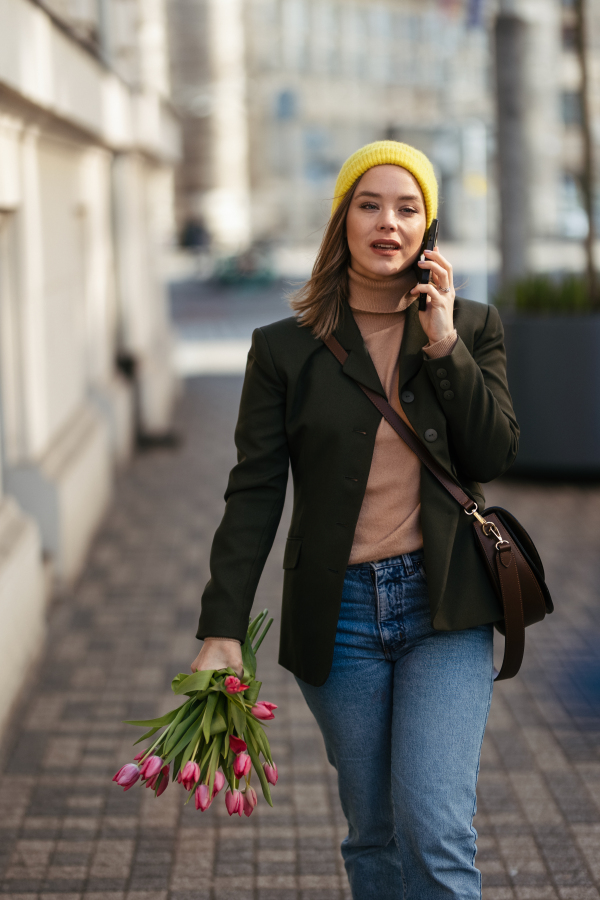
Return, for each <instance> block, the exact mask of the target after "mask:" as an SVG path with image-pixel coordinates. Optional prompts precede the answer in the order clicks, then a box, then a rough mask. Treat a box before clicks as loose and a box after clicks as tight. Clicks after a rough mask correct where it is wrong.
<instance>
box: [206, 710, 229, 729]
mask: <svg viewBox="0 0 600 900" xmlns="http://www.w3.org/2000/svg"><path fill="white" fill-rule="evenodd" d="M221 731H227V722H226V721H225V719H224V718H223V716H222V715H221V713H220V712H216V713H215V714H214V716H213V717H212V722H211V723H210V733H211V734H220V732H221Z"/></svg>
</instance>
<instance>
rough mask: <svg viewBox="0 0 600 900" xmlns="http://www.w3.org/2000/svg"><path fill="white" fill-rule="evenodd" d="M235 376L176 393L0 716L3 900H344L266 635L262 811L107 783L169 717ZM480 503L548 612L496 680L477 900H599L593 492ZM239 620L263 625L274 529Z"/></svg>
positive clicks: (506, 486) (288, 697) (517, 491)
mask: <svg viewBox="0 0 600 900" xmlns="http://www.w3.org/2000/svg"><path fill="white" fill-rule="evenodd" d="M240 386H241V380H240V379H239V378H237V377H236V378H231V377H230V378H228V377H221V378H218V377H217V378H206V379H196V380H191V381H190V382H189V383H188V388H187V391H186V393H185V396H184V398H183V400H182V403H181V406H180V409H179V423H178V427H179V428H180V429H181V431H182V433H183V434H184V436H185V440H184V443H183V444H182V446H181V447H180V448H179V449H177V450H155V451H153V452H151V453H147V454H143V455H140V456H138V457H137V458H136V460H135V461H134V463H133V465H132V466H131V467H130V468H129V469H128V470H127V471H126V472H125V473H124V474H122V475H121V476H120V479H119V483H118V486H117V491H116V494H115V500H114V503H113V505H112V508H111V510H110V511H109V513H108V515H107V518H106V520H105V522H104V525H103V527H102V528H101V530H100V532H99V534H98V536H97V538H96V540H95V542H94V545H93V548H92V550H91V553H90V556H89V559H88V562H87V565H86V567H85V571H84V572H83V574H82V576H81V578H80V580H79V582H78V584H77V585H76V587H75V588H74V590H73V591H72V592H71V593H70V594H69V595H68V596H65V597H63V598H62V599H61V600H60V602H58V601H57V602H56V603H55V604H54V606H53V608H52V609H51V611H50V628H49V639H48V645H47V650H46V652H45V655H44V657H43V659H41V660H40V662H39V664H38V665H37V666H36V669H35V673H32V677H31V681H30V683H29V685H28V686H27V688H26V690H25V692H24V695H23V697H22V699H21V701H20V703H19V705H18V707H17V709H16V710H15V714H14V717H13V721H12V725H11V726H10V728H9V730H8V733H7V735H6V738H5V742H4V746H3V750H2V758H1V762H2V767H1V774H0V892H2V893H3V894H4V897H6V898H7V900H8V898H11V900H83V898H85V900H234V898H235V900H346V898H349V896H350V895H349V891H348V888H347V883H346V878H345V874H344V871H343V867H342V864H341V859H340V854H339V843H340V841H341V839H342V838H343V836H344V833H345V831H344V820H343V816H342V813H341V810H340V806H339V802H338V799H337V793H336V780H335V773H334V771H333V770H332V769H331V767H330V766H329V764H328V763H327V760H326V757H325V754H324V750H323V745H322V741H321V738H320V735H319V733H318V730H317V728H316V726H315V724H314V722H313V720H312V718H311V716H310V714H309V712H308V710H307V708H306V707H305V705H304V702H303V700H302V698H301V696H300V694H299V691H298V689H297V687H296V684H295V682H294V679H293V678H292V677H291V675H290V674H289V673H287V672H285V671H284V670H282V669H280V668H279V667H278V666H277V662H276V655H277V627H276V626H275V627H274V628H273V629H272V632H271V634H270V635H269V637H268V639H267V641H266V642H265V644H264V645H263V648H262V649H261V652H260V671H261V676H262V678H263V680H264V682H265V686H264V689H263V696H264V698H265V699H269V700H271V701H273V702H275V703H277V704H278V705H279V710H278V714H277V718H276V720H275V722H273V723H271V727H270V737H271V745H272V748H273V754H274V756H275V759H276V761H277V763H278V765H279V770H280V780H279V783H278V785H277V786H276V788H275V789H274V801H275V806H274V808H273V809H269V808H268V807H267V806H266V804H265V803H264V802H261V801H259V806H258V808H257V811H256V812H255V814H254V815H253V816H252V818H251V819H245V818H244V819H242V820H240V819H238V818H237V817H236V819H235V821H234V820H233V819H230V818H229V817H228V816H227V814H226V810H225V806H224V803H223V802H222V801H217V802H216V803H215V804H214V805H213V806H212V807H211V808H210V810H209V811H208V812H206V813H203V814H202V813H199V812H196V810H195V809H194V808H193V807H192V806H190V805H188V806H185V807H184V806H183V802H182V792H181V790H180V789H178V788H176V787H174V786H170V787H169V789H168V790H167V792H166V793H165V794H164V795H163V796H162V797H161V798H160V799H159V800H155V799H154V798H153V797H152V796H149V792H148V791H144V790H142V789H141V788H140V787H138V786H136V787H135V788H134V789H132V790H131V791H128V792H127V793H124V792H123V791H122V790H121V789H119V788H118V787H117V786H116V785H115V784H113V783H112V782H111V778H112V775H113V774H114V772H115V771H116V770H117V768H118V767H119V766H120V765H121V764H122V763H123V762H125V761H127V760H128V759H130V758H131V756H132V749H131V745H132V741H133V739H134V737H135V736H137V732H136V730H135V729H133V728H132V727H130V726H126V725H124V724H122V720H123V719H127V718H144V717H150V716H153V715H156V714H158V713H159V712H161V711H164V710H165V709H166V708H169V706H171V705H173V697H172V694H171V693H170V689H169V684H170V681H171V679H172V677H173V676H174V675H175V674H176V673H177V672H179V671H186V670H187V669H188V668H189V664H190V661H191V659H192V658H193V657H194V656H195V654H196V652H197V646H198V645H197V642H196V641H195V639H194V636H193V635H194V631H195V625H196V619H197V614H198V601H199V595H200V592H201V589H202V586H203V585H204V583H205V581H206V579H207V573H208V555H209V551H210V542H211V538H212V534H213V531H214V529H215V526H216V524H217V523H218V521H219V519H220V516H221V513H222V509H223V500H222V495H223V491H224V487H225V482H226V477H227V472H228V470H229V468H230V466H231V464H232V463H233V461H234V449H233V442H232V436H233V425H234V420H235V414H236V410H237V405H238V402H239V391H240ZM489 495H490V500H493V502H494V503H499V504H501V505H505V506H507V507H510V508H511V509H512V510H513V511H514V512H515V514H516V515H517V516H518V517H519V518H521V519H522V521H523V523H524V524H525V526H526V527H528V528H530V530H531V531H532V533H533V534H534V535H535V538H536V541H537V542H538V544H539V547H540V549H541V551H542V554H543V557H544V560H545V562H546V563H547V569H548V578H549V582H550V585H551V589H552V591H553V594H554V596H555V599H556V604H557V612H556V613H555V615H554V616H552V617H550V618H549V619H548V620H547V622H546V623H544V624H542V625H539V626H537V627H536V628H533V629H531V634H530V635H528V650H527V660H526V664H525V666H524V668H523V671H522V674H521V675H520V676H519V677H518V678H516V679H515V680H514V681H512V682H508V683H506V684H502V685H498V686H497V687H496V689H495V696H494V700H493V704H492V712H491V716H490V722H489V727H488V731H487V734H486V738H485V741H484V749H483V756H482V764H481V774H480V781H479V810H478V813H477V817H476V827H477V829H478V832H479V852H478V857H477V861H478V864H479V866H480V867H481V869H482V871H483V875H484V900H600V753H599V747H600V640H599V638H600V604H599V603H598V585H599V584H600V555H599V553H598V543H599V535H600V490H599V489H598V487H585V486H581V487H574V486H568V485H565V486H561V485H531V484H523V483H518V482H509V481H503V482H498V483H496V484H494V485H492V486H490V490H489ZM288 515H289V509H286V513H285V515H284V523H282V529H281V530H280V534H279V536H278V538H277V541H276V545H275V548H274V550H273V553H272V555H271V557H270V559H269V562H268V564H267V567H266V569H265V574H264V577H263V579H262V582H261V585H260V588H259V592H258V596H257V602H256V608H258V609H260V608H263V607H265V606H268V607H269V609H270V610H272V611H273V612H274V614H275V616H276V618H277V615H278V606H279V594H280V590H281V559H282V550H283V539H284V532H285V522H286V521H287V517H288Z"/></svg>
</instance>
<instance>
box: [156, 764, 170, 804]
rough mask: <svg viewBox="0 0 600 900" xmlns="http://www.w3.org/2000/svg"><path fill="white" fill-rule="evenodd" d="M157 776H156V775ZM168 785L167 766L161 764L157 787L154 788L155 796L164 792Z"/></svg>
mask: <svg viewBox="0 0 600 900" xmlns="http://www.w3.org/2000/svg"><path fill="white" fill-rule="evenodd" d="M157 777H158V776H157ZM168 786H169V767H168V766H163V768H162V769H161V774H160V782H159V785H158V788H157V789H156V796H157V797H160V795H161V794H164V792H165V791H166V789H167V788H168Z"/></svg>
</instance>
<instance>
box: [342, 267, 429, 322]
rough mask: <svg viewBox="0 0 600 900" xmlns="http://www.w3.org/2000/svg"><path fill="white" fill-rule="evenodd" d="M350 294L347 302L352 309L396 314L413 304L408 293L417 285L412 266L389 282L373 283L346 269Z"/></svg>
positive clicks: (412, 298)
mask: <svg viewBox="0 0 600 900" xmlns="http://www.w3.org/2000/svg"><path fill="white" fill-rule="evenodd" d="M348 276H349V288H350V293H349V297H348V302H349V304H350V306H351V308H352V309H355V310H357V311H360V312H368V313H380V314H381V313H387V314H389V313H398V312H402V311H403V310H405V309H407V307H409V306H410V305H411V303H413V301H414V299H415V298H414V297H412V296H411V295H410V294H409V291H410V290H411V289H412V288H413V287H414V286H415V284H416V283H417V276H416V275H415V271H414V269H413V268H412V266H411V267H410V268H409V269H405V270H404V271H403V272H400V273H399V275H397V276H396V277H395V278H391V279H390V280H389V281H374V280H373V279H372V278H365V276H364V275H359V274H358V273H357V272H355V271H354V269H352V268H349V269H348Z"/></svg>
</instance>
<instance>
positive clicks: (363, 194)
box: [356, 191, 421, 200]
mask: <svg viewBox="0 0 600 900" xmlns="http://www.w3.org/2000/svg"><path fill="white" fill-rule="evenodd" d="M381 196H382V195H381V194H376V193H375V192H374V191H360V192H359V193H358V194H356V199H358V198H359V197H379V198H381ZM397 199H398V200H420V199H421V198H420V197H419V195H418V194H403V195H402V196H401V197H398V198H397Z"/></svg>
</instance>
